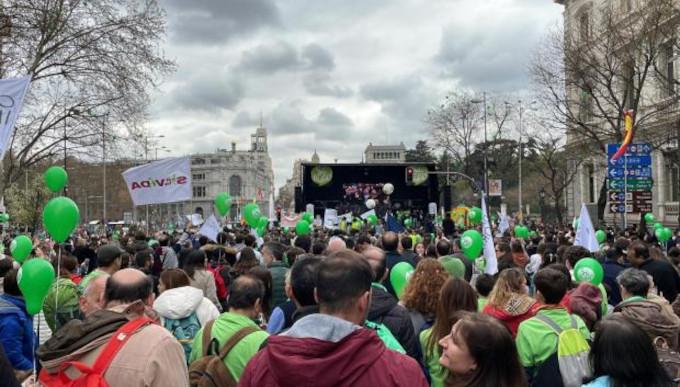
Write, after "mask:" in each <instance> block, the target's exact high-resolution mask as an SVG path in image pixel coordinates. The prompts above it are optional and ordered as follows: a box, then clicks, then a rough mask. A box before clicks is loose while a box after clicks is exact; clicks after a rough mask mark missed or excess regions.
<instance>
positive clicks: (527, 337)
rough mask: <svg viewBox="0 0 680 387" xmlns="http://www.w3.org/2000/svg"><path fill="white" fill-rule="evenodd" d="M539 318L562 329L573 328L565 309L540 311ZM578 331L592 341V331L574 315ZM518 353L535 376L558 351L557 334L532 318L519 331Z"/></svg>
mask: <svg viewBox="0 0 680 387" xmlns="http://www.w3.org/2000/svg"><path fill="white" fill-rule="evenodd" d="M536 315H537V316H546V317H548V318H550V319H551V320H553V321H554V322H555V323H556V324H557V325H559V326H560V328H562V329H564V330H566V329H570V328H571V320H570V319H569V313H567V310H566V309H565V308H551V309H539V310H538V312H537V313H536ZM573 316H574V318H575V319H576V323H577V325H578V330H579V331H580V332H581V334H582V335H583V338H585V339H586V340H590V331H589V330H588V327H587V326H586V324H585V323H584V322H583V320H581V317H579V316H577V315H573ZM515 340H516V344H517V351H518V352H519V360H520V361H521V362H522V365H523V366H524V367H527V368H530V367H531V368H533V371H534V375H535V374H536V372H537V371H538V368H539V367H540V366H541V365H543V363H545V361H546V360H548V358H549V357H550V356H552V354H553V353H555V351H556V350H557V334H556V333H555V331H553V330H552V328H550V327H549V326H548V325H547V324H546V323H544V322H542V321H540V320H538V319H537V318H535V317H532V318H530V319H528V320H526V321H524V322H522V323H521V324H519V329H518V330H517V339H515Z"/></svg>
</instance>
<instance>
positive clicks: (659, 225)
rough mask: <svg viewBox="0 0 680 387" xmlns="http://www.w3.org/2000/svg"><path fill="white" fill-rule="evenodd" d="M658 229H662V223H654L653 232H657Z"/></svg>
mask: <svg viewBox="0 0 680 387" xmlns="http://www.w3.org/2000/svg"><path fill="white" fill-rule="evenodd" d="M660 228H663V224H662V223H659V222H656V223H654V230H658V229H660Z"/></svg>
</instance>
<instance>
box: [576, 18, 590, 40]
mask: <svg viewBox="0 0 680 387" xmlns="http://www.w3.org/2000/svg"><path fill="white" fill-rule="evenodd" d="M578 28H579V36H580V37H581V40H587V39H588V37H589V36H590V15H589V14H588V12H583V13H581V16H579V18H578Z"/></svg>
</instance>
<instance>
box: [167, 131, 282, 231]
mask: <svg viewBox="0 0 680 387" xmlns="http://www.w3.org/2000/svg"><path fill="white" fill-rule="evenodd" d="M191 178H192V185H193V191H194V192H193V200H192V201H191V202H189V203H186V202H185V203H181V204H178V206H179V207H180V209H181V211H182V212H183V213H184V214H188V213H199V214H202V215H203V216H204V217H205V216H208V215H210V214H212V213H214V199H215V196H217V194H219V193H221V192H228V193H229V194H230V195H231V197H232V210H231V213H230V215H231V217H232V218H235V217H236V216H238V214H239V213H240V208H241V207H243V206H244V205H245V204H248V203H250V202H252V200H253V199H257V203H258V205H259V206H260V209H261V211H262V215H265V216H274V213H273V210H272V208H273V205H274V203H273V195H274V171H273V169H272V160H271V157H269V148H268V144H267V130H266V129H265V128H263V127H260V128H257V129H256V131H255V133H253V134H252V135H251V142H250V148H249V149H237V148H236V143H232V144H231V149H229V150H227V149H217V150H216V151H215V152H213V153H199V154H194V155H191Z"/></svg>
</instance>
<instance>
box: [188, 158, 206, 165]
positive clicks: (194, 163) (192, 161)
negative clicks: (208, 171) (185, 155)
mask: <svg viewBox="0 0 680 387" xmlns="http://www.w3.org/2000/svg"><path fill="white" fill-rule="evenodd" d="M191 164H193V165H204V164H205V159H193V160H191Z"/></svg>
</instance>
